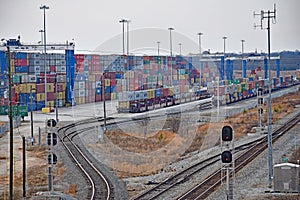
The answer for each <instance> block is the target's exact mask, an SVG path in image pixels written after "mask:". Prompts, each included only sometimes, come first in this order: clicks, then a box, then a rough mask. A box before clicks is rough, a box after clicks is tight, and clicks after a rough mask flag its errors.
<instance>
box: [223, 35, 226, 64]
mask: <svg viewBox="0 0 300 200" xmlns="http://www.w3.org/2000/svg"><path fill="white" fill-rule="evenodd" d="M222 39H223V40H224V49H223V52H224V60H225V41H226V39H227V37H225V36H224V37H222Z"/></svg>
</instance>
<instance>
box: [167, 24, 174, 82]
mask: <svg viewBox="0 0 300 200" xmlns="http://www.w3.org/2000/svg"><path fill="white" fill-rule="evenodd" d="M168 30H169V31H170V55H171V86H173V67H172V62H173V59H172V56H173V54H172V31H173V30H174V28H172V27H170V28H168Z"/></svg>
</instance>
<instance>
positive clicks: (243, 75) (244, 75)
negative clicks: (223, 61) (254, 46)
mask: <svg viewBox="0 0 300 200" xmlns="http://www.w3.org/2000/svg"><path fill="white" fill-rule="evenodd" d="M241 42H242V78H244V77H246V74H244V68H243V67H244V65H243V62H244V42H245V40H241Z"/></svg>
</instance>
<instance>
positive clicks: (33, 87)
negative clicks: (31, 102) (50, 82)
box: [26, 83, 36, 93]
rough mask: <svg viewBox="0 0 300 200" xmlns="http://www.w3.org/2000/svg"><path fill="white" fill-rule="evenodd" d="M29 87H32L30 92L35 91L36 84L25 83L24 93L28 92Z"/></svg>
mask: <svg viewBox="0 0 300 200" xmlns="http://www.w3.org/2000/svg"><path fill="white" fill-rule="evenodd" d="M30 87H31V88H32V92H35V89H36V84H35V83H28V84H27V85H26V93H30Z"/></svg>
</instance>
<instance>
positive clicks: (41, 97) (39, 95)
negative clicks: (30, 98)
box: [36, 93, 45, 101]
mask: <svg viewBox="0 0 300 200" xmlns="http://www.w3.org/2000/svg"><path fill="white" fill-rule="evenodd" d="M44 100H45V93H37V94H36V101H44Z"/></svg>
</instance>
